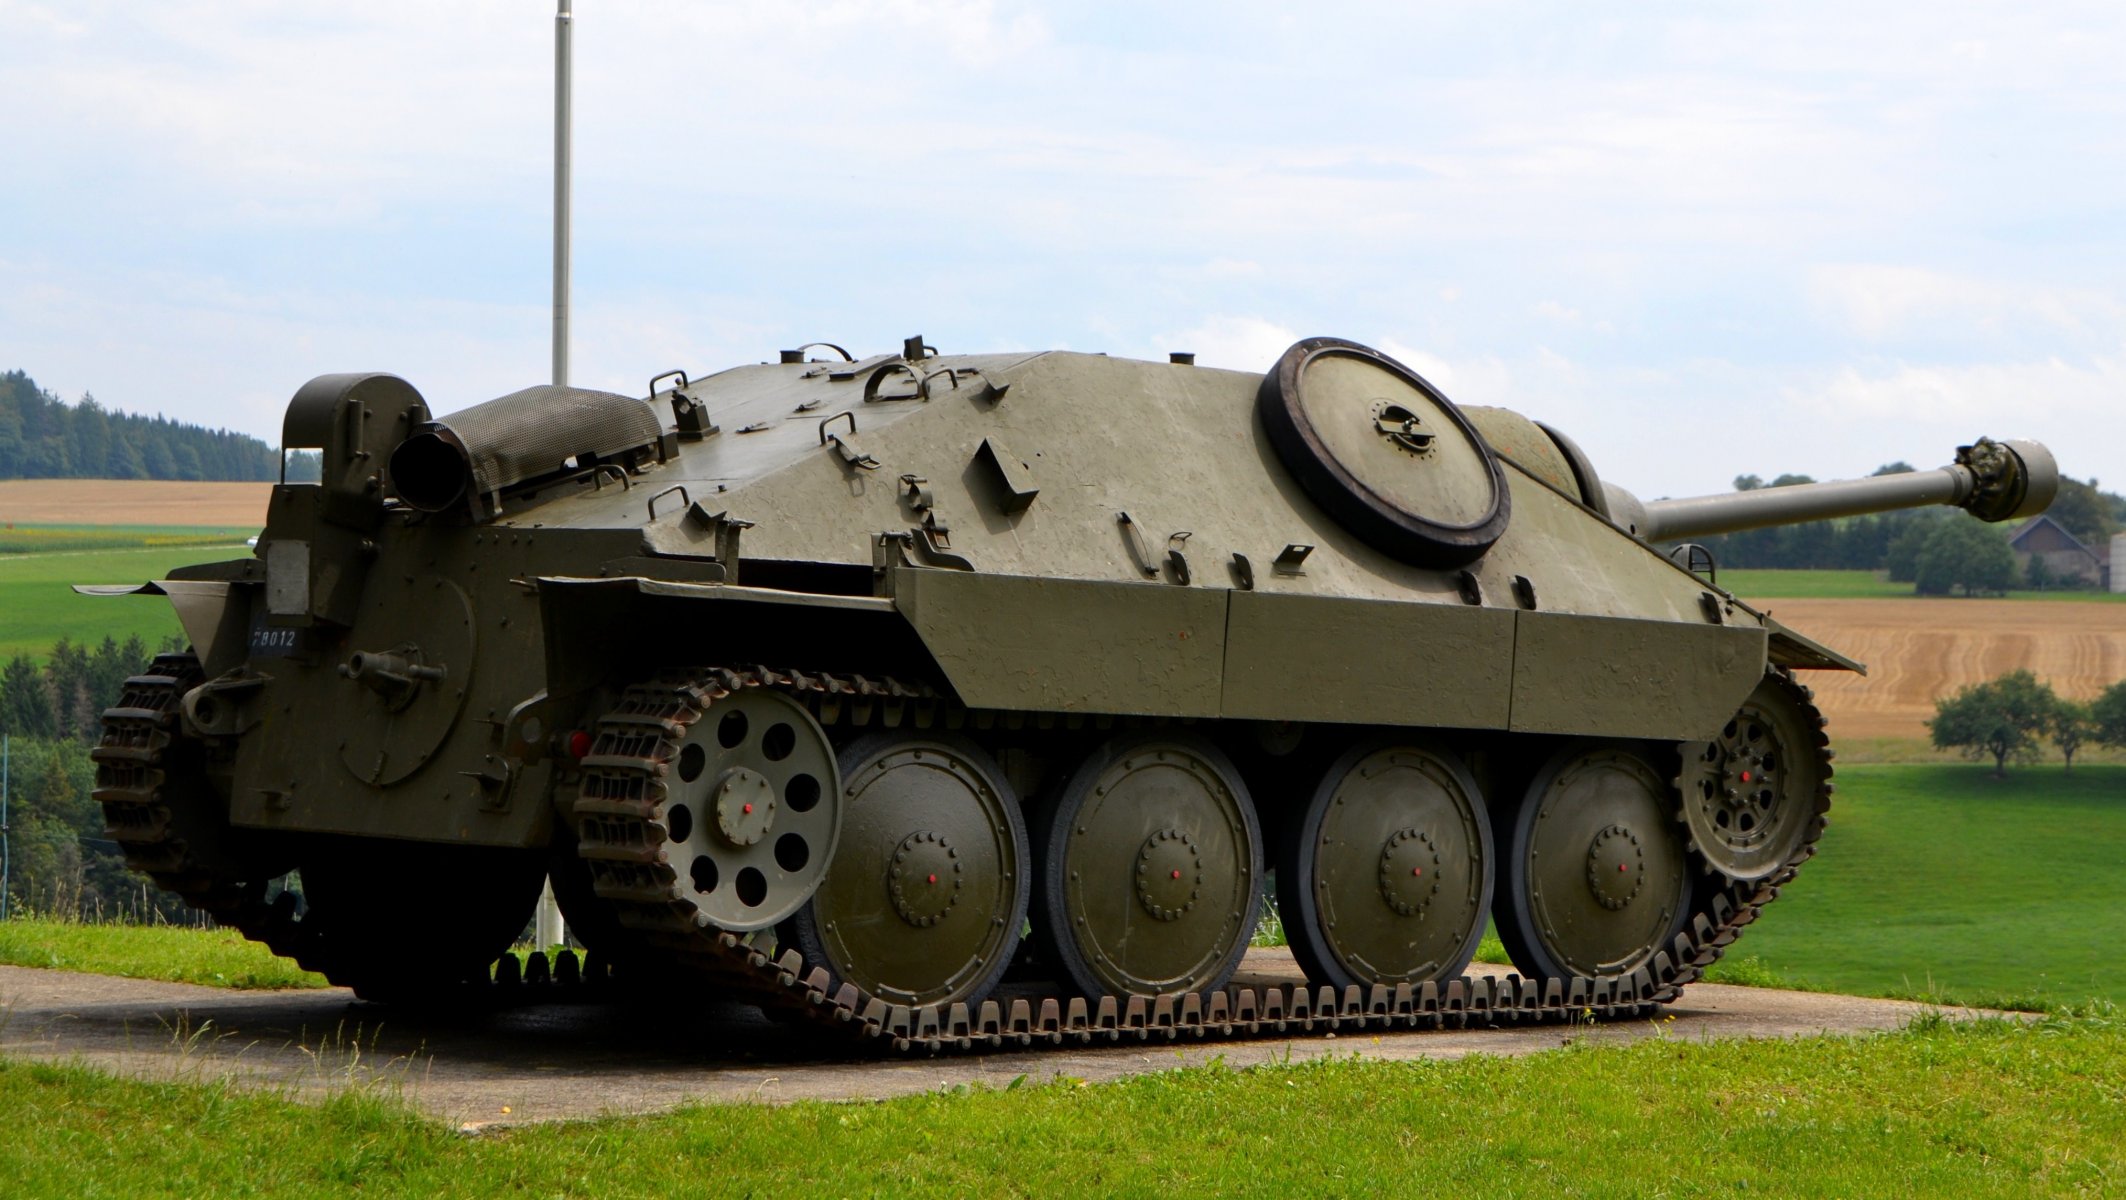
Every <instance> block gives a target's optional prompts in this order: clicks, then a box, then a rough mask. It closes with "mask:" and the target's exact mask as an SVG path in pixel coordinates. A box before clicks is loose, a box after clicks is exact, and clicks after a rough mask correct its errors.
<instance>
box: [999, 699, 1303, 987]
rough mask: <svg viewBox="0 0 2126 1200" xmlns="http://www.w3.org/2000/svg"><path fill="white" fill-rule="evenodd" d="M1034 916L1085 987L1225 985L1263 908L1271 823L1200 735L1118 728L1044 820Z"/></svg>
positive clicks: (1076, 980) (1061, 959) (1059, 958)
mask: <svg viewBox="0 0 2126 1200" xmlns="http://www.w3.org/2000/svg"><path fill="white" fill-rule="evenodd" d="M1042 829H1043V831H1044V834H1045V840H1044V843H1043V850H1044V853H1043V858H1042V863H1041V905H1040V907H1041V912H1040V914H1039V917H1038V919H1037V922H1036V924H1037V927H1039V928H1040V929H1041V931H1042V934H1043V941H1044V942H1045V943H1046V944H1047V946H1048V948H1050V949H1052V951H1053V954H1054V959H1055V961H1056V962H1057V963H1058V964H1059V965H1060V966H1061V967H1062V968H1063V970H1064V973H1065V974H1066V975H1067V976H1068V977H1069V980H1070V982H1071V984H1072V985H1073V986H1075V987H1076V988H1077V989H1078V990H1079V991H1081V992H1084V993H1085V994H1087V995H1091V996H1097V995H1101V994H1113V995H1123V996H1127V995H1140V996H1149V995H1172V994H1178V993H1181V992H1200V991H1207V990H1211V989H1215V988H1219V987H1223V986H1225V983H1226V981H1227V980H1228V979H1231V978H1232V975H1233V971H1234V969H1235V968H1237V967H1238V966H1239V965H1240V956H1241V955H1242V954H1244V953H1245V952H1246V951H1247V945H1248V938H1249V937H1250V936H1251V935H1252V934H1253V933H1254V932H1255V916H1256V912H1257V910H1258V908H1259V907H1260V903H1261V900H1260V892H1259V883H1260V880H1261V878H1262V835H1261V832H1260V831H1259V829H1258V827H1257V825H1256V820H1255V806H1254V804H1253V802H1252V801H1251V800H1250V799H1249V798H1248V793H1247V788H1246V787H1245V785H1243V784H1242V783H1241V782H1240V777H1239V775H1238V774H1237V773H1236V772H1235V771H1234V769H1233V765H1232V764H1231V763H1230V762H1229V761H1227V759H1226V757H1225V755H1223V754H1221V753H1219V751H1218V750H1217V749H1216V748H1215V747H1213V746H1212V745H1211V744H1210V743H1208V742H1206V741H1204V740H1202V739H1201V738H1195V737H1187V736H1181V737H1176V736H1172V735H1145V736H1136V737H1120V738H1116V739H1114V740H1112V741H1109V742H1108V743H1107V744H1105V745H1103V746H1101V747H1100V748H1099V749H1098V750H1096V751H1094V752H1093V754H1092V756H1091V757H1090V758H1088V759H1087V760H1086V761H1085V762H1084V763H1083V764H1082V765H1081V766H1079V768H1078V769H1077V771H1076V772H1075V773H1074V774H1073V775H1072V776H1071V778H1070V781H1069V782H1068V783H1066V784H1065V785H1064V786H1063V788H1062V789H1061V790H1060V791H1059V792H1058V793H1057V794H1056V796H1055V798H1054V800H1053V801H1052V803H1051V807H1050V808H1049V811H1048V814H1047V818H1046V820H1044V821H1043V823H1042Z"/></svg>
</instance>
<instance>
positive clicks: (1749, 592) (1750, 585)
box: [1719, 570, 2126, 603]
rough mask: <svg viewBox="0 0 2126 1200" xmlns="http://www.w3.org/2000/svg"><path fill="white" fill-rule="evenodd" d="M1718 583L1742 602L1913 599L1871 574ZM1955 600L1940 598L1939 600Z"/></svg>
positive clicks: (2109, 595) (2032, 596) (2107, 595)
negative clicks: (1742, 600)
mask: <svg viewBox="0 0 2126 1200" xmlns="http://www.w3.org/2000/svg"><path fill="white" fill-rule="evenodd" d="M1719 584H1720V586H1721V587H1723V588H1726V589H1727V590H1728V591H1730V592H1732V593H1734V594H1735V595H1737V596H1740V597H1741V598H1742V599H1744V600H1800V599H1823V600H1910V599H1913V598H1914V596H1915V593H1914V592H1913V591H1912V585H1911V584H1909V583H1891V582H1890V581H1889V580H1888V579H1885V578H1883V577H1882V576H1880V575H1878V574H1876V573H1875V572H1873V571H1777V570H1754V571H1753V570H1739V571H1722V572H1720V577H1719ZM1957 598H1958V597H1951V596H1944V597H1941V599H1943V600H1953V599H1957ZM2007 599H2010V600H2097V601H2104V602H2107V603H2117V602H2122V601H2126V593H2121V592H2097V591H2072V590H2053V591H2045V592H2033V591H2026V590H2017V591H2012V592H2009V593H2008V594H2007Z"/></svg>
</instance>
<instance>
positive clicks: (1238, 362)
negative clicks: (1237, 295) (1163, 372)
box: [1145, 316, 1308, 371]
mask: <svg viewBox="0 0 2126 1200" xmlns="http://www.w3.org/2000/svg"><path fill="white" fill-rule="evenodd" d="M1305 336H1308V335H1305V334H1301V333H1297V332H1294V331H1293V330H1291V329H1288V328H1286V327H1285V326H1282V325H1279V324H1276V323H1275V322H1272V321H1265V320H1263V319H1262V318H1261V317H1243V316H1212V317H1207V318H1205V319H1204V321H1203V322H1202V323H1201V324H1199V325H1197V326H1195V327H1194V328H1192V329H1184V330H1182V331H1181V332H1179V333H1169V334H1165V335H1162V336H1161V337H1160V338H1159V339H1158V341H1159V342H1160V343H1161V344H1163V345H1165V346H1166V347H1167V349H1168V350H1185V351H1189V352H1192V353H1194V354H1195V356H1196V365H1197V366H1201V367H1223V368H1225V369H1227V370H1233V371H1267V370H1269V369H1270V368H1271V367H1272V366H1273V365H1275V364H1276V362H1277V359H1278V357H1279V356H1280V355H1282V354H1283V353H1284V352H1285V351H1286V350H1288V349H1290V348H1291V345H1292V343H1294V342H1296V341H1298V340H1299V339H1300V338H1302V337H1305ZM1145 353H1146V356H1147V357H1158V358H1164V357H1165V356H1166V352H1165V351H1158V350H1153V351H1147V352H1145Z"/></svg>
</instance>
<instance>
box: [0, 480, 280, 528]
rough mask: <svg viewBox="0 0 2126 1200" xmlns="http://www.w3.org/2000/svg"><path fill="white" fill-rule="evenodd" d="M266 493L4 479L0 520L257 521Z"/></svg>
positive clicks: (236, 487) (218, 524)
mask: <svg viewBox="0 0 2126 1200" xmlns="http://www.w3.org/2000/svg"><path fill="white" fill-rule="evenodd" d="M272 492H273V485H272V484H270V483H189V482H180V481H175V480H161V479H6V480H0V524H5V525H203V526H208V527H212V528H222V527H238V526H246V525H249V526H257V525H263V524H265V523H266V501H267V499H268V497H270V496H271V495H272Z"/></svg>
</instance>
